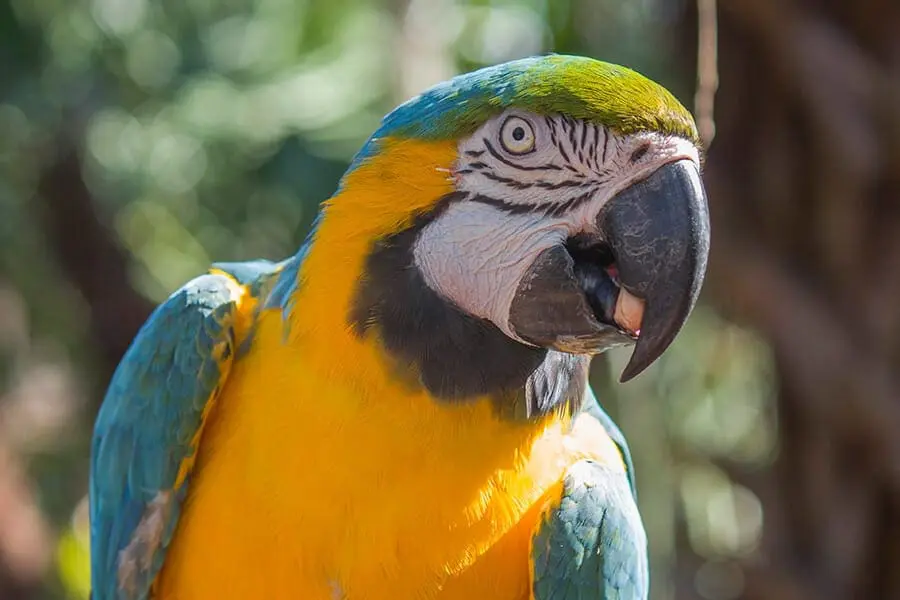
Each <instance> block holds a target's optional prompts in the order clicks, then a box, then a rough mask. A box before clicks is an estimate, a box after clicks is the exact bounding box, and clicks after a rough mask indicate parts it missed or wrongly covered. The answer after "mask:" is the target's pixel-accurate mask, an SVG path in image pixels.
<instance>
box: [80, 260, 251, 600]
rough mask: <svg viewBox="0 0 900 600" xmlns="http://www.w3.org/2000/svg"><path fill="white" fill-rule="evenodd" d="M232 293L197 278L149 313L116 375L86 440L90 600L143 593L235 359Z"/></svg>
mask: <svg viewBox="0 0 900 600" xmlns="http://www.w3.org/2000/svg"><path fill="white" fill-rule="evenodd" d="M238 293H240V286H239V283H238V282H237V281H235V280H234V279H232V278H230V277H228V276H227V275H225V274H209V275H203V276H201V277H198V278H196V279H194V280H193V281H191V282H190V283H188V284H187V285H185V286H184V287H183V288H181V289H180V290H178V291H177V292H175V293H174V294H172V296H170V297H169V299H168V300H166V301H165V302H164V303H163V304H162V305H160V306H159V307H158V308H157V309H156V310H155V311H154V312H153V314H152V315H151V316H150V318H149V319H148V321H147V322H146V323H145V324H144V326H143V328H142V329H141V331H140V332H139V333H138V335H137V337H136V338H135V340H134V342H133V343H132V345H131V347H130V348H129V349H128V351H127V352H126V354H125V357H124V358H123V359H122V362H121V363H120V364H119V367H118V368H117V370H116V372H115V374H114V375H113V378H112V381H111V383H110V386H109V389H108V391H107V394H106V397H105V399H104V401H103V405H102V406H101V408H100V412H99V415H98V417H97V422H96V425H95V428H94V437H93V441H92V447H91V473H90V513H91V519H90V522H91V586H92V597H93V600H113V599H127V600H136V599H145V598H147V597H148V595H149V591H150V586H151V585H152V583H153V580H154V578H155V577H156V574H157V572H158V571H159V569H160V568H161V567H162V563H163V558H164V555H165V552H166V548H167V547H168V545H169V542H170V541H171V539H172V536H173V534H174V530H175V525H176V524H177V521H178V516H179V513H180V510H181V501H182V500H183V498H184V495H185V493H186V491H187V486H188V479H189V474H190V467H191V459H192V457H193V456H194V453H195V451H196V446H195V444H196V443H197V439H198V437H199V436H198V435H197V434H198V431H199V430H200V429H201V427H202V424H203V420H204V418H205V415H206V409H207V405H208V403H210V402H211V401H212V400H213V399H214V397H215V396H216V394H217V392H218V390H219V388H220V387H221V385H222V383H223V381H224V379H225V377H226V375H227V372H228V368H229V366H230V364H231V361H232V360H233V357H234V332H233V329H232V322H233V317H234V314H235V310H236V304H235V299H236V298H237V294H238Z"/></svg>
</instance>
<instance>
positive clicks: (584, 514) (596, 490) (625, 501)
mask: <svg viewBox="0 0 900 600" xmlns="http://www.w3.org/2000/svg"><path fill="white" fill-rule="evenodd" d="M583 411H584V412H586V413H588V414H589V415H591V416H592V417H593V418H595V419H597V420H598V421H599V422H600V424H601V425H602V426H603V428H604V430H605V431H606V434H607V435H608V436H609V437H610V439H611V440H612V441H613V443H614V444H615V445H616V446H617V447H618V449H619V452H620V454H621V455H622V462H623V463H624V464H625V473H622V472H621V471H618V470H615V469H611V468H609V467H606V466H604V465H601V464H599V463H595V462H594V461H591V460H582V461H580V462H578V463H576V464H575V465H573V466H572V467H570V468H569V469H568V470H567V472H566V474H565V477H564V479H563V490H562V495H561V497H560V498H558V499H556V502H555V503H554V504H553V505H552V506H551V507H549V510H548V512H547V513H546V515H545V519H544V520H542V521H541V523H540V524H539V525H538V527H537V530H536V531H535V535H534V538H533V539H532V566H533V569H534V571H533V573H532V575H533V593H534V599H535V600H586V599H587V598H597V599H598V600H599V599H601V598H604V599H605V598H615V599H617V600H645V599H646V598H647V594H648V590H649V586H650V583H649V570H648V565H647V562H648V556H647V537H646V534H645V532H644V526H643V523H642V522H641V517H640V514H639V513H638V509H637V504H636V501H637V492H636V490H635V485H634V465H633V463H632V460H631V452H630V451H629V448H628V442H626V441H625V436H624V435H623V434H622V431H621V430H620V429H619V428H618V426H617V425H616V424H615V422H614V421H613V420H612V419H611V418H610V416H609V415H607V414H606V412H605V411H604V410H603V408H601V406H600V404H599V403H598V402H597V399H596V397H595V396H594V393H593V391H592V390H591V389H590V387H589V388H588V389H587V391H586V393H585V404H584V409H583Z"/></svg>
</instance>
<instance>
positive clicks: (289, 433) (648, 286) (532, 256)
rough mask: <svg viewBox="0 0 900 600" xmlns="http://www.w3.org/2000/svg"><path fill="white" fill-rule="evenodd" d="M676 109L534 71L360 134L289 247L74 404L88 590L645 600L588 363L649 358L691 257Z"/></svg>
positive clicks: (658, 99)
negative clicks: (86, 475) (356, 148)
mask: <svg viewBox="0 0 900 600" xmlns="http://www.w3.org/2000/svg"><path fill="white" fill-rule="evenodd" d="M699 164H700V159H699V151H698V137H697V131H696V128H695V125H694V121H693V119H692V118H691V116H690V114H689V113H688V112H687V111H686V110H685V109H684V108H683V107H682V105H681V104H679V103H678V102H677V101H676V100H675V99H674V98H673V97H672V96H671V95H670V94H669V93H668V92H667V91H666V90H665V89H663V88H662V87H660V86H659V85H657V84H655V83H653V82H651V81H649V80H648V79H646V78H644V77H643V76H641V75H639V74H637V73H635V72H633V71H631V70H628V69H625V68H623V67H619V66H615V65H611V64H607V63H603V62H598V61H595V60H591V59H587V58H581V57H569V56H559V55H553V56H545V57H538V58H530V59H524V60H519V61H515V62H510V63H507V64H503V65H499V66H495V67H490V68H486V69H482V70H480V71H476V72H473V73H470V74H467V75H462V76H459V77H456V78H455V79H452V80H450V81H449V82H446V83H443V84H440V85H438V86H436V87H434V88H432V89H430V90H429V91H426V92H425V93H423V94H422V95H420V96H418V97H416V98H413V99H412V100H410V101H408V102H406V103H405V104H403V105H401V106H400V107H398V108H397V109H395V110H394V111H393V112H391V113H390V114H389V115H388V116H387V117H385V119H384V120H383V122H382V124H381V126H380V128H379V129H378V130H377V131H376V132H375V134H374V135H373V136H372V137H371V138H370V139H369V141H368V142H367V143H366V144H365V146H364V147H363V148H362V150H361V151H360V153H359V154H358V155H357V157H356V158H355V159H354V161H353V163H352V165H351V166H350V168H349V170H348V171H347V173H346V175H345V176H344V177H343V179H342V181H341V184H340V187H339V189H338V191H337V192H336V193H335V195H334V196H333V197H332V198H331V199H330V200H328V201H327V202H326V203H325V204H324V207H323V209H322V211H321V215H320V217H319V219H318V221H317V224H316V226H315V227H314V230H313V233H312V234H311V236H310V239H309V240H308V242H307V244H305V245H304V247H303V249H302V250H300V252H299V253H298V254H297V255H295V256H293V257H291V258H289V259H287V260H285V261H283V262H280V263H269V262H266V261H259V262H252V263H240V264H222V265H217V266H214V267H213V269H212V270H211V271H210V272H209V273H208V274H205V275H202V276H200V277H198V278H197V279H194V280H193V281H191V282H190V283H188V284H187V285H185V286H184V287H183V288H181V289H180V290H178V291H177V292H175V293H174V294H173V295H172V296H171V297H170V298H169V299H168V300H166V301H165V302H164V303H163V304H162V305H161V306H160V307H159V308H157V310H156V311H155V312H154V313H153V315H152V316H151V317H150V319H149V320H148V321H147V323H146V324H145V325H144V327H143V328H142V330H141V331H140V333H139V334H138V336H137V338H136V339H135V341H134V343H133V344H132V346H131V348H130V349H129V350H128V352H127V354H126V355H125V357H124V359H123V360H122V363H121V364H120V365H119V367H118V370H117V371H116V373H115V375H114V377H113V380H112V382H111V385H110V387H109V391H108V393H107V395H106V398H105V401H104V403H103V406H102V408H101V410H100V414H99V416H98V418H97V423H96V429H95V434H94V439H93V447H92V462H91V482H90V506H91V561H92V575H91V577H92V579H91V581H92V587H93V598H94V600H112V599H114V598H115V599H138V598H141V599H142V598H159V599H166V600H168V599H172V600H206V599H215V600H220V599H223V598H241V599H243V598H266V599H281V598H304V599H310V600H339V599H348V600H360V599H365V600H380V599H385V600H387V599H390V600H399V599H402V600H407V599H409V600H412V599H419V600H426V599H442V600H451V599H456V598H459V599H471V598H485V599H487V598H490V599H492V600H526V599H533V600H550V599H553V600H567V599H579V600H585V599H594V598H596V599H599V598H619V599H639V598H646V596H647V587H648V576H647V555H646V552H647V549H646V537H645V533H644V530H643V527H642V524H641V520H640V517H639V514H638V511H637V508H636V504H635V499H634V495H633V494H634V490H633V479H632V477H633V473H632V469H631V462H630V458H629V455H628V447H627V445H626V443H625V440H624V439H623V437H622V435H621V433H620V432H619V430H618V429H617V428H616V426H615V425H614V424H613V423H612V421H611V420H610V419H609V418H608V417H607V416H606V415H605V414H604V413H603V412H602V410H601V409H600V407H599V406H598V404H597V403H596V400H595V399H594V397H593V394H592V393H591V391H590V389H589V387H588V385H587V377H588V365H589V363H590V360H591V356H592V355H595V354H597V353H599V352H602V351H604V350H606V349H608V348H610V347H612V346H616V345H621V344H629V343H634V342H636V346H635V350H634V352H633V355H632V357H631V361H630V362H629V364H628V366H627V367H626V369H625V372H624V373H623V379H628V378H631V377H633V376H634V375H636V374H637V373H639V372H640V371H641V370H643V369H644V368H645V367H647V366H648V365H649V364H650V363H652V362H653V361H654V360H655V359H656V358H657V357H658V356H659V355H660V354H661V353H662V352H663V351H664V350H665V349H666V347H667V346H668V345H669V344H670V342H671V341H672V339H673V338H674V337H675V335H676V333H677V332H678V330H679V329H680V327H681V326H682V324H683V323H684V321H685V320H686V319H687V317H688V314H689V313H690V311H691V309H692V307H693V305H694V302H695V300H696V297H697V294H698V292H699V289H700V286H701V282H702V279H703V275H704V272H705V268H706V257H707V253H708V248H709V221H708V213H707V206H706V199H705V194H704V190H703V187H702V184H701V181H700V177H699V168H700V167H699Z"/></svg>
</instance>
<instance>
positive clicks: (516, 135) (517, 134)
mask: <svg viewBox="0 0 900 600" xmlns="http://www.w3.org/2000/svg"><path fill="white" fill-rule="evenodd" d="M512 135H513V139H514V140H516V141H517V142H521V141H522V138H524V137H525V130H524V129H522V128H521V127H516V128H515V129H513V134H512Z"/></svg>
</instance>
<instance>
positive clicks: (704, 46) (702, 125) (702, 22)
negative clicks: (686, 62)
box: [694, 0, 719, 148]
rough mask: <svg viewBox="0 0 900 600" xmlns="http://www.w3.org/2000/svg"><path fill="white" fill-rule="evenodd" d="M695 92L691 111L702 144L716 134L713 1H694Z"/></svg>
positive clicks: (715, 25) (715, 31) (715, 54)
mask: <svg viewBox="0 0 900 600" xmlns="http://www.w3.org/2000/svg"><path fill="white" fill-rule="evenodd" d="M697 17H698V20H697V91H696V93H695V94H694V113H695V114H696V117H697V128H698V129H699V130H700V139H701V140H703V147H704V148H709V145H710V144H711V143H712V141H713V138H714V137H715V136H716V120H715V99H716V90H717V89H718V88H719V65H718V62H719V57H718V23H717V21H716V0H697Z"/></svg>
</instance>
